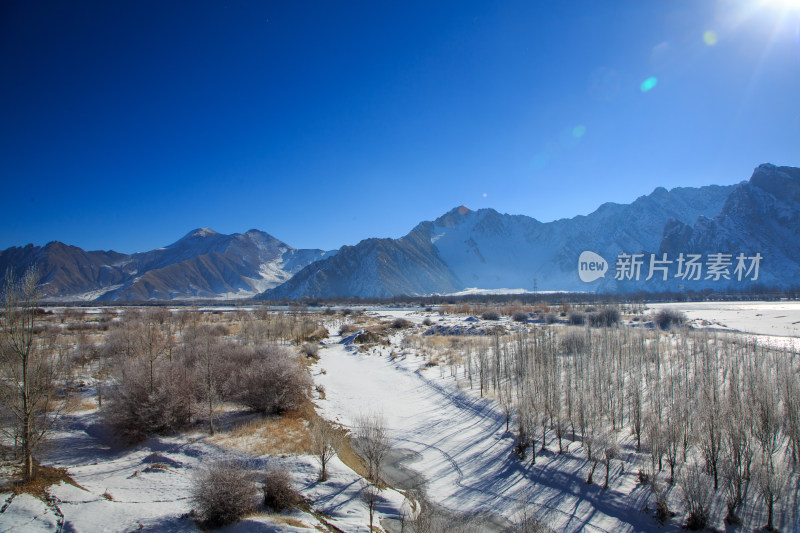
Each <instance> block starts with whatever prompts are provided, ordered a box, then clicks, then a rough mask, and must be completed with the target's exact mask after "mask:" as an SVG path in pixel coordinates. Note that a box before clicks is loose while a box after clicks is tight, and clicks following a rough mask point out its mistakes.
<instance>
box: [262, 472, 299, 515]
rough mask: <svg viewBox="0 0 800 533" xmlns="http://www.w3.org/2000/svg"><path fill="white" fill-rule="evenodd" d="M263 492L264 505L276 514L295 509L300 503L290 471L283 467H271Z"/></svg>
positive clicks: (266, 475)
mask: <svg viewBox="0 0 800 533" xmlns="http://www.w3.org/2000/svg"><path fill="white" fill-rule="evenodd" d="M263 492H264V505H265V506H266V507H268V508H270V509H272V510H273V511H276V512H280V511H283V510H285V509H289V508H290V507H294V506H295V505H297V504H298V502H299V501H300V495H299V494H298V493H297V491H296V490H295V489H294V488H293V487H292V480H291V477H290V476H289V471H288V470H286V469H285V468H282V467H270V468H269V469H268V470H267V472H266V474H264V486H263Z"/></svg>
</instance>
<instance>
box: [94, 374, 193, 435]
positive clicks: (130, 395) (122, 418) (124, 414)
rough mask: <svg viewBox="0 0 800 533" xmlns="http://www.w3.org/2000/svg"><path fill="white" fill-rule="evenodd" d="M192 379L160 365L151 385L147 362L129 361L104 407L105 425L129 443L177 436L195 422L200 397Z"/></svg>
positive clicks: (116, 379) (116, 378) (190, 375)
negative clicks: (154, 437) (190, 423)
mask: <svg viewBox="0 0 800 533" xmlns="http://www.w3.org/2000/svg"><path fill="white" fill-rule="evenodd" d="M192 378H193V376H192V374H191V373H188V372H187V373H184V372H172V373H171V372H169V368H168V367H167V365H163V364H158V363H156V364H155V365H154V366H153V374H152V382H151V379H150V369H149V367H148V365H147V364H146V362H145V361H141V360H131V361H126V362H125V363H123V364H122V365H120V367H118V368H117V370H116V376H115V385H114V386H113V387H112V389H111V392H110V394H109V397H108V402H105V403H104V404H103V417H104V419H105V422H106V423H107V424H109V425H110V426H111V427H112V428H113V429H114V430H115V432H116V433H117V434H118V435H119V436H121V437H122V439H123V440H125V441H128V442H139V441H141V440H144V439H145V438H147V437H149V436H150V435H155V434H165V433H172V432H174V431H175V430H177V429H179V428H180V427H181V426H184V425H185V424H187V423H188V422H189V421H190V420H191V417H192V411H193V406H194V403H195V397H196V391H195V389H194V384H193V379H192Z"/></svg>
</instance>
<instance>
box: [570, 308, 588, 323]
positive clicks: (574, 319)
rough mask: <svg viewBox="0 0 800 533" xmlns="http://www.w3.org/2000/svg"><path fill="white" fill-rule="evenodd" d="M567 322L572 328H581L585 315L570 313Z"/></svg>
mask: <svg viewBox="0 0 800 533" xmlns="http://www.w3.org/2000/svg"><path fill="white" fill-rule="evenodd" d="M567 322H569V323H570V324H572V325H573V326H582V325H584V324H585V323H586V313H583V312H581V311H570V312H569V316H568V318H567Z"/></svg>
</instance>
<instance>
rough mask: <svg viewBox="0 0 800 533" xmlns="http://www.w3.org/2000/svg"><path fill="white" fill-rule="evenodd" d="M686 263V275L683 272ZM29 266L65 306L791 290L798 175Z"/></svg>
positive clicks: (71, 255)
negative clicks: (594, 265) (551, 214)
mask: <svg viewBox="0 0 800 533" xmlns="http://www.w3.org/2000/svg"><path fill="white" fill-rule="evenodd" d="M585 251H590V252H593V253H594V254H595V257H599V258H600V262H604V263H605V265H604V271H603V272H602V273H601V274H602V275H597V276H594V277H593V279H591V281H588V282H587V281H584V280H583V279H582V276H581V275H580V274H579V269H580V268H583V267H584V266H585V265H579V257H581V254H582V252H585ZM691 261H694V263H695V267H696V268H697V269H696V270H694V271H693V270H691V269H689V268H685V267H687V266H688V265H689V264H690V263H691ZM637 263H638V266H637ZM31 264H38V265H39V267H40V270H41V273H42V275H43V282H44V285H43V291H44V296H45V297H46V298H49V299H62V300H76V299H83V300H102V301H113V300H126V301H132V300H168V299H191V298H236V297H257V298H262V299H269V300H277V299H299V298H336V297H391V296H398V295H425V294H434V293H439V294H446V293H453V292H457V291H461V290H464V289H467V288H470V287H478V288H481V289H502V288H524V289H533V288H537V289H538V290H569V291H590V292H629V291H636V290H651V291H662V290H684V289H694V290H699V289H707V288H716V289H746V288H748V287H749V286H752V285H753V284H762V285H767V286H779V287H780V286H783V287H786V286H796V285H798V284H800V169H798V168H794V167H777V166H774V165H771V164H763V165H760V166H759V167H757V168H756V169H755V171H754V172H753V174H752V176H751V178H750V179H749V180H748V181H743V182H740V183H738V184H736V185H727V186H719V185H709V186H705V187H699V188H692V187H679V188H674V189H672V190H669V191H668V190H666V189H664V188H662V187H659V188H656V189H655V190H654V191H653V192H652V193H650V194H648V195H645V196H641V197H639V198H637V199H636V200H635V201H633V202H632V203H630V204H615V203H606V204H603V205H601V206H600V207H599V208H598V209H597V210H595V211H594V212H593V213H591V214H589V215H585V216H576V217H573V218H569V219H561V220H556V221H553V222H540V221H538V220H536V219H534V218H531V217H527V216H522V215H507V214H501V213H498V212H497V211H495V210H493V209H480V210H477V211H472V210H469V209H467V208H466V207H463V206H461V207H457V208H454V209H452V210H451V211H449V212H447V213H445V214H444V215H442V216H441V217H439V218H437V219H435V220H433V221H424V222H421V223H419V224H418V225H417V226H416V227H414V228H413V229H412V230H411V231H410V232H409V233H408V234H407V235H405V236H403V237H401V238H399V239H378V238H371V239H366V240H364V241H361V242H360V243H358V244H356V245H354V246H343V247H342V248H340V249H339V250H337V251H329V252H326V251H323V250H298V249H294V248H292V247H290V246H289V245H287V244H285V243H283V242H281V241H279V240H278V239H275V238H274V237H272V236H271V235H269V234H267V233H264V232H261V231H257V230H250V231H248V232H246V233H244V234H233V235H222V234H219V233H216V232H214V231H212V230H209V229H199V230H195V231H192V232H190V233H189V234H188V235H186V236H185V237H183V238H182V239H180V240H179V241H177V242H175V243H174V244H171V245H169V246H167V247H165V248H159V249H157V250H152V251H150V252H143V253H137V254H132V255H125V254H119V253H116V252H112V251H109V252H101V251H94V252H86V251H84V250H81V249H80V248H77V247H74V246H68V245H65V244H62V243H60V242H51V243H49V244H47V245H46V246H44V247H37V246H33V245H28V246H25V247H22V248H19V247H13V248H9V249H8V250H5V251H3V252H0V270H3V271H4V270H5V269H6V268H8V267H13V268H15V269H16V270H18V271H21V270H23V269H24V268H26V267H27V266H29V265H31ZM598 264H599V262H598ZM651 266H654V268H653V269H652V270H651V269H650V267H651ZM632 267H636V268H632ZM743 267H744V268H743ZM687 273H688V275H687ZM695 274H696V275H695Z"/></svg>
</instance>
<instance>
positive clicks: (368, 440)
mask: <svg viewBox="0 0 800 533" xmlns="http://www.w3.org/2000/svg"><path fill="white" fill-rule="evenodd" d="M355 434H356V442H357V446H358V449H359V450H360V451H361V454H362V455H363V457H364V461H365V462H366V463H367V479H368V480H369V481H370V482H372V483H374V484H376V485H377V484H378V483H380V477H381V467H382V466H383V462H384V461H385V460H386V456H387V455H388V453H389V436H388V434H387V431H386V423H385V422H384V419H383V415H381V414H379V413H370V414H364V415H361V416H359V417H358V419H357V420H356V428H355Z"/></svg>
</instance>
